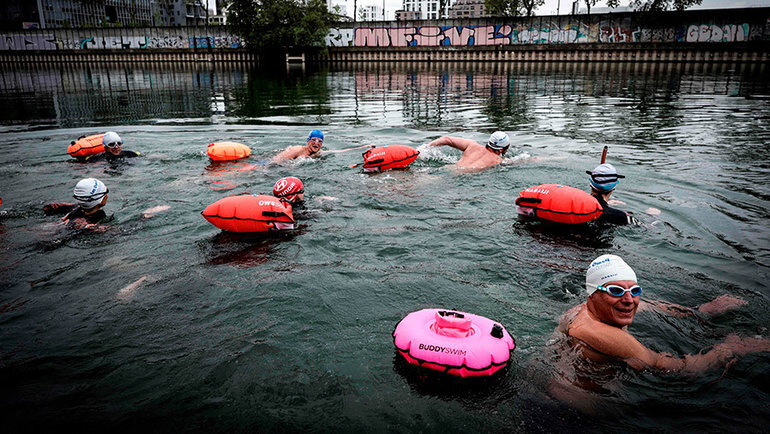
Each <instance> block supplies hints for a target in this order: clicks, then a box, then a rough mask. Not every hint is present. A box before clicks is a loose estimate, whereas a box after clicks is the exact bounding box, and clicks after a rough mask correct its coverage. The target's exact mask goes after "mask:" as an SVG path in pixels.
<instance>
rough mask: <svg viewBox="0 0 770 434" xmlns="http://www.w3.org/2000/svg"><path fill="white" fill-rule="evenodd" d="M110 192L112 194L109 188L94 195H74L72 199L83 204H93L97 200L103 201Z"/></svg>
mask: <svg viewBox="0 0 770 434" xmlns="http://www.w3.org/2000/svg"><path fill="white" fill-rule="evenodd" d="M109 192H110V189H109V188H108V189H106V190H104V191H103V192H101V193H94V194H89V195H83V196H80V195H77V194H73V195H72V197H74V198H75V199H77V200H80V201H83V202H93V201H95V200H102V198H103V197H104V196H105V195H106V194H107V193H109Z"/></svg>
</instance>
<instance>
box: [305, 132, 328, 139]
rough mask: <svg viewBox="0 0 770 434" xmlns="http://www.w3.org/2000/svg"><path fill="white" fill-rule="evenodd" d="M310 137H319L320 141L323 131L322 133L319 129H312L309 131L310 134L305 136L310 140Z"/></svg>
mask: <svg viewBox="0 0 770 434" xmlns="http://www.w3.org/2000/svg"><path fill="white" fill-rule="evenodd" d="M312 138H317V139H321V141H323V139H324V133H322V132H321V130H313V131H311V132H310V135H309V136H307V139H308V140H310V139H312Z"/></svg>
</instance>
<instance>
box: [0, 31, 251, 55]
mask: <svg viewBox="0 0 770 434" xmlns="http://www.w3.org/2000/svg"><path fill="white" fill-rule="evenodd" d="M208 47H212V48H241V47H243V43H242V41H241V38H239V37H238V36H147V35H146V36H89V37H84V38H79V39H70V38H59V37H57V36H56V35H54V34H29V35H26V34H14V35H0V51H3V50H6V51H8V50H11V51H24V50H124V49H159V48H166V49H168V48H174V49H189V48H208Z"/></svg>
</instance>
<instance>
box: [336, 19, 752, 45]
mask: <svg viewBox="0 0 770 434" xmlns="http://www.w3.org/2000/svg"><path fill="white" fill-rule="evenodd" d="M623 22H624V23H628V22H630V20H624V21H623ZM607 24H609V22H602V23H600V24H592V25H581V24H580V23H571V24H567V25H565V26H564V27H563V28H537V27H526V26H512V25H509V24H493V25H484V26H424V27H356V28H354V29H337V28H333V29H330V30H329V33H328V34H327V36H326V45H327V46H330V47H349V46H353V47H437V46H452V47H462V46H485V45H508V44H575V43H597V42H598V43H613V44H617V43H629V42H740V41H746V40H749V39H750V38H751V39H762V38H763V36H762V35H763V34H762V29H761V28H759V29H756V28H752V27H750V26H749V24H748V23H743V24H725V25H716V24H693V25H678V26H673V27H662V28H643V27H639V26H637V27H631V26H629V25H618V24H613V25H607ZM750 30H754V33H750Z"/></svg>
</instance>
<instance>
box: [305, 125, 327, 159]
mask: <svg viewBox="0 0 770 434" xmlns="http://www.w3.org/2000/svg"><path fill="white" fill-rule="evenodd" d="M323 144H324V133H322V132H321V130H313V131H311V132H310V135H308V136H307V146H308V148H309V149H310V153H312V154H315V153H316V152H318V151H320V150H321V147H322V146H323Z"/></svg>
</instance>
